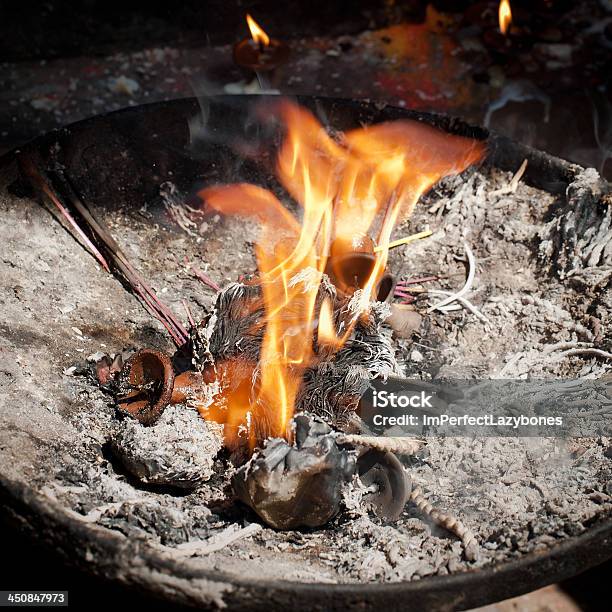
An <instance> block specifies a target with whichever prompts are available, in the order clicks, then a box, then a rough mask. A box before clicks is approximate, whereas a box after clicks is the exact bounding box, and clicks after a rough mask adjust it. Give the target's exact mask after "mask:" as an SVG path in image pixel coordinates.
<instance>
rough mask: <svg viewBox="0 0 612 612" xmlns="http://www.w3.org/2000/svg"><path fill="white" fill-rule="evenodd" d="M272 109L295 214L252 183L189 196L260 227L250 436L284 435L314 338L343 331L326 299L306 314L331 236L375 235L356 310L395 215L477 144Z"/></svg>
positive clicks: (235, 404) (280, 165) (475, 152)
mask: <svg viewBox="0 0 612 612" xmlns="http://www.w3.org/2000/svg"><path fill="white" fill-rule="evenodd" d="M278 115H279V117H280V119H281V121H282V123H283V125H284V127H285V137H284V140H283V143H282V145H281V148H280V151H279V153H278V157H277V164H276V172H277V176H278V179H279V180H280V182H281V183H282V185H283V186H284V187H285V189H286V190H287V192H288V193H289V194H290V195H291V196H292V197H293V198H294V199H295V200H296V201H297V202H298V203H299V204H300V205H301V207H302V211H301V212H302V214H301V222H299V223H298V221H297V220H296V218H295V217H294V216H293V215H292V214H291V213H290V212H289V211H288V210H287V209H286V208H285V207H284V206H283V205H282V204H281V202H280V201H279V200H278V199H277V198H276V197H275V196H274V195H273V194H272V193H270V192H269V191H267V190H265V189H263V188H261V187H256V186H254V185H248V184H238V185H228V186H221V187H210V188H206V189H204V190H202V191H201V192H200V194H199V195H200V197H201V198H202V199H203V200H204V201H205V202H206V203H207V204H208V205H209V206H210V207H211V208H213V209H215V210H217V211H219V212H221V213H223V214H238V215H242V216H247V217H252V218H256V219H257V220H258V221H259V223H260V224H261V226H262V234H261V235H260V238H259V240H258V241H257V244H256V248H255V252H256V256H257V264H258V268H259V272H260V278H261V289H262V298H263V303H264V308H265V326H266V327H265V332H264V337H263V343H262V348H261V353H260V362H259V364H257V365H258V367H259V381H258V382H259V384H258V389H257V392H256V399H255V405H254V406H251V411H250V412H249V415H250V416H249V418H251V419H253V418H254V419H259V420H260V422H259V423H257V431H258V432H259V434H261V432H262V431H263V432H264V434H265V436H266V437H267V436H282V437H285V438H287V439H289V438H290V437H291V435H290V431H289V425H290V421H291V417H292V415H293V411H294V407H295V399H296V395H297V393H298V390H299V386H300V384H301V380H302V378H303V374H304V371H305V369H306V368H308V367H309V366H310V365H312V364H313V362H314V360H315V358H316V350H315V345H314V339H315V338H316V341H317V345H319V346H325V347H327V349H326V350H329V349H330V348H331V350H332V351H333V350H338V349H339V348H340V347H341V346H342V344H343V343H344V342H345V341H346V340H347V339H349V338H350V336H351V333H352V328H350V326H349V328H348V329H344V330H343V332H342V335H339V334H338V333H337V331H336V326H335V322H334V313H333V305H332V304H331V302H330V301H329V300H328V299H326V300H324V301H323V303H322V304H321V306H320V308H319V309H318V310H319V312H318V313H317V312H316V310H317V299H316V298H317V295H318V289H319V285H320V284H321V281H322V278H323V271H324V270H325V267H326V264H327V259H328V257H329V253H330V246H331V243H332V240H333V243H334V252H333V255H334V256H335V255H337V254H338V253H337V251H338V249H340V251H344V252H346V253H347V254H349V253H350V252H351V249H359V248H361V247H362V246H363V244H365V243H367V242H369V243H370V244H371V243H372V240H371V239H370V238H369V237H368V235H376V241H377V244H378V246H377V249H376V251H375V252H374V253H372V256H373V257H374V258H375V263H374V266H373V269H372V272H371V274H370V275H369V277H368V278H367V280H366V282H365V285H364V286H363V290H362V291H361V293H360V294H358V296H357V297H358V299H357V300H356V302H357V303H356V304H355V305H356V307H357V308H356V310H357V312H365V311H367V309H368V308H369V304H370V302H371V300H372V299H373V298H372V296H374V295H376V293H375V292H376V287H377V284H378V281H379V280H380V278H381V276H382V274H383V273H384V270H385V267H386V263H387V255H388V245H389V242H390V239H391V233H392V231H393V228H394V226H395V225H396V223H397V222H398V221H400V220H403V219H405V218H406V217H407V216H408V215H409V214H410V213H411V212H412V209H413V208H414V206H415V204H416V203H417V201H418V199H419V198H420V196H421V195H422V194H423V193H424V192H425V191H426V190H428V189H429V188H430V187H431V186H432V185H433V184H434V183H436V182H437V181H438V180H439V179H440V178H442V177H443V176H447V175H449V174H456V173H459V172H461V171H463V170H464V169H465V168H467V167H468V166H469V165H471V164H473V163H475V162H477V161H478V160H480V159H481V158H482V156H483V154H484V151H485V147H484V144H483V143H482V142H478V141H475V140H472V139H469V138H463V137H460V136H453V135H450V134H448V133H446V132H442V131H440V130H438V129H436V128H433V127H431V126H429V125H425V124H422V123H420V122H417V121H408V120H406V121H396V122H390V123H382V124H378V125H374V126H371V127H365V128H359V129H356V130H352V131H350V132H347V133H346V134H344V135H343V136H342V137H340V138H338V139H334V138H332V137H331V136H330V135H329V134H328V132H327V131H326V130H325V129H324V128H323V126H322V125H321V124H320V123H319V122H318V121H317V119H316V118H315V117H314V116H313V115H312V114H311V113H310V112H309V111H307V110H305V109H304V108H301V107H299V106H297V105H295V104H293V103H290V102H288V101H283V102H281V103H279V106H278ZM364 236H365V238H366V240H365V241H364ZM360 245H361V246H360ZM340 254H342V253H340ZM253 367H254V369H255V364H254V366H253ZM226 399H227V404H228V409H229V410H230V411H235V413H236V414H240V415H242V416H241V417H240V418H242V417H243V416H244V415H245V414H246V411H248V409H247V408H245V406H244V404H245V401H246V400H245V398H244V394H243V393H242V394H241V393H236V394H232V393H229V395H227V394H226ZM232 419H233V420H232V423H234V424H235V422H236V418H235V416H234V417H232ZM261 421H263V422H265V424H264V425H263V426H262V422H261Z"/></svg>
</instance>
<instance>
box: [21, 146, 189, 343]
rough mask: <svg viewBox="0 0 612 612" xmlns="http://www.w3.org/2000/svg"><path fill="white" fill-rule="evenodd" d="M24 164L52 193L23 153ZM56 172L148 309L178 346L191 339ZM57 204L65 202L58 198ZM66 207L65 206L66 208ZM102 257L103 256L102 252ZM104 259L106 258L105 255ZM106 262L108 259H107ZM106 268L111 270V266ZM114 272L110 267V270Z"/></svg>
mask: <svg viewBox="0 0 612 612" xmlns="http://www.w3.org/2000/svg"><path fill="white" fill-rule="evenodd" d="M20 162H21V164H22V167H23V168H24V170H25V171H26V173H27V175H28V176H29V177H30V178H31V179H32V180H33V181H34V182H35V184H36V185H37V186H38V187H39V188H40V189H41V190H42V191H43V192H44V193H45V194H46V195H49V193H52V192H51V189H50V187H49V184H48V179H46V178H45V175H44V173H43V172H42V171H41V170H40V169H39V168H37V167H36V165H35V164H34V162H33V161H32V160H31V159H30V158H28V157H26V156H25V155H22V156H21V157H20ZM54 175H55V176H56V177H57V179H58V180H59V181H60V182H61V184H62V187H63V189H64V191H65V192H66V194H67V196H68V197H69V199H70V203H71V205H72V206H73V207H74V209H76V211H77V212H78V213H79V215H80V216H81V217H82V219H83V220H84V221H85V222H86V223H87V225H88V226H89V229H90V230H91V232H92V233H93V235H94V236H95V237H96V238H97V240H98V241H99V242H100V243H101V244H102V245H103V246H104V248H105V252H106V255H107V257H108V258H109V260H110V261H112V263H113V265H114V267H115V268H116V269H117V270H118V271H119V272H120V273H121V275H122V276H123V278H124V279H125V280H126V281H127V283H128V284H129V285H130V287H131V289H132V291H134V292H135V293H136V294H137V295H138V296H139V297H140V299H141V300H142V302H143V304H144V306H145V308H146V309H147V311H148V312H149V313H150V314H152V315H153V316H154V317H156V318H157V319H158V320H159V321H160V323H161V324H162V325H163V326H164V327H165V328H166V329H167V330H168V333H169V334H170V336H171V337H172V339H173V340H174V342H175V344H176V345H177V346H181V345H183V344H184V343H185V342H186V341H187V339H188V333H187V331H186V330H185V328H184V327H183V326H182V324H181V322H180V321H179V320H178V319H177V318H176V316H175V315H174V313H173V312H172V311H171V310H170V309H169V308H168V307H167V306H166V305H165V304H164V303H163V302H162V301H161V300H160V299H159V298H158V297H157V295H156V294H155V292H154V291H153V289H152V288H151V287H150V286H149V285H148V284H147V283H146V282H145V280H144V279H143V277H142V276H141V275H140V273H139V272H138V271H137V270H136V269H135V268H134V267H133V266H132V264H131V263H130V262H129V260H128V259H127V257H126V256H125V254H124V253H123V251H122V250H121V248H120V247H119V245H118V244H117V242H116V241H115V239H114V238H113V236H112V234H111V233H110V231H109V230H108V228H107V227H106V225H105V224H104V222H103V221H102V220H101V219H99V218H98V217H97V216H96V215H95V214H94V213H93V211H92V210H91V209H90V208H89V207H88V206H87V205H86V204H85V203H84V202H83V201H82V200H81V198H80V197H79V195H78V194H77V193H76V191H75V189H74V187H73V186H72V184H71V183H70V181H69V179H68V178H67V177H66V176H64V174H63V173H61V172H56V173H54ZM56 200H57V203H56V202H54V203H55V204H56V206H57V205H58V204H59V205H60V206H62V205H61V203H60V202H59V199H57V198H56ZM64 208H65V207H64ZM73 227H75V231H77V232H78V233H79V235H82V234H83V231H82V230H81V229H80V227H79V226H78V225H77V224H76V222H74V224H73ZM100 256H101V257H102V255H100ZM103 259H104V258H103ZM105 263H106V260H105ZM106 269H107V270H109V268H108V265H106ZM109 271H110V270H109Z"/></svg>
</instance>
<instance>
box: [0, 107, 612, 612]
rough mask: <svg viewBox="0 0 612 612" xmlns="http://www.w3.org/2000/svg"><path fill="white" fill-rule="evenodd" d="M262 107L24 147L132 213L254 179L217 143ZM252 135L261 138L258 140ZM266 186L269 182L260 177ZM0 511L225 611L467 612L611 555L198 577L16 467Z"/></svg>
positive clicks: (380, 110)
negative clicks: (403, 576)
mask: <svg viewBox="0 0 612 612" xmlns="http://www.w3.org/2000/svg"><path fill="white" fill-rule="evenodd" d="M261 99H262V98H261V97H250V96H243V97H230V96H227V97H219V98H215V99H211V100H207V101H205V102H198V101H196V100H195V99H184V100H176V101H172V102H167V103H159V104H151V105H147V106H142V107H137V108H130V109H126V110H122V111H118V112H116V113H111V114H108V115H102V116H99V117H95V118H93V119H89V120H86V121H82V122H79V123H77V124H74V125H72V126H69V127H67V128H63V129H61V130H58V131H56V132H52V133H50V134H47V135H45V136H43V137H41V138H38V139H36V140H35V141H33V142H31V143H30V144H28V145H26V147H23V149H24V150H28V151H30V152H32V153H35V154H36V155H37V156H38V157H39V159H40V160H42V163H44V164H47V165H48V166H53V165H56V164H61V165H62V166H63V167H64V168H65V169H66V172H67V173H69V175H70V177H71V178H72V180H73V181H74V182H75V183H76V185H77V187H78V190H79V192H80V193H82V194H83V195H84V196H85V197H87V199H88V201H90V202H91V203H92V204H93V205H94V206H98V207H101V208H109V207H114V206H116V207H128V208H133V207H136V208H138V207H140V206H141V205H142V203H143V202H144V201H152V200H154V199H155V198H156V197H157V196H158V194H159V183H160V177H165V176H169V175H171V176H173V180H174V181H175V182H176V184H177V185H178V186H179V188H181V189H183V190H189V189H192V188H194V186H195V185H197V183H198V181H202V180H203V178H204V177H207V180H209V181H210V180H211V179H212V180H215V181H218V182H225V181H227V180H231V179H232V172H233V169H235V168H236V164H237V163H240V164H241V173H242V176H243V177H245V176H248V175H252V176H253V177H254V178H256V177H257V176H263V175H262V172H264V171H263V170H262V169H261V167H260V165H256V164H254V163H251V162H250V161H249V158H248V156H247V157H246V158H244V159H242V160H239V159H238V158H237V157H235V156H234V155H233V154H232V153H231V152H229V151H228V148H227V147H224V146H223V142H227V139H228V138H231V137H232V130H233V129H234V128H235V126H236V125H240V126H241V129H248V127H247V128H244V121H243V119H244V117H245V116H247V115H248V111H249V109H250V108H251V107H252V106H253V105H256V104H257V103H258V102H259V101H260V100H261ZM299 102H300V103H302V104H304V105H305V106H307V107H309V108H311V109H313V110H315V111H317V110H319V111H321V112H322V113H323V114H324V115H325V117H326V119H327V121H328V122H329V123H330V124H331V125H333V126H334V127H335V128H338V129H346V128H351V127H354V126H356V125H358V124H359V123H374V122H380V121H385V120H391V119H398V118H412V119H416V120H418V121H423V122H426V123H429V124H432V125H435V126H438V127H440V128H442V129H444V130H447V131H449V132H452V133H458V134H462V135H469V136H473V137H476V138H480V139H486V140H487V141H488V146H489V151H490V154H489V159H488V163H491V164H493V165H494V166H496V167H498V168H501V169H504V170H516V168H517V167H518V166H519V165H520V163H521V162H522V160H523V159H527V160H528V161H529V165H528V167H527V171H526V174H525V176H524V180H526V181H527V182H528V183H530V184H532V185H534V186H536V187H539V188H541V189H544V190H546V191H549V192H551V193H558V194H562V193H564V192H565V189H566V187H567V186H568V184H569V183H570V182H571V181H572V180H573V178H574V177H575V176H576V174H577V173H578V172H579V171H580V170H581V168H580V167H579V166H576V165H574V164H571V163H568V162H565V161H563V160H560V159H557V158H554V157H552V156H550V155H548V154H546V153H543V152H540V151H535V150H533V149H531V148H529V147H526V146H523V145H520V144H517V143H514V142H512V141H510V140H509V139H507V138H505V137H502V136H499V135H496V134H490V133H488V132H487V131H486V130H484V129H481V128H475V127H471V126H468V125H466V124H464V123H463V122H461V121H458V120H456V119H453V118H449V117H444V116H438V115H432V114H426V113H418V112H415V111H409V110H404V109H399V108H394V107H390V106H381V105H377V104H372V103H367V102H358V101H350V100H339V99H324V98H300V99H299ZM201 104H203V105H204V106H206V113H205V116H206V117H207V121H206V123H205V126H204V127H202V125H200V126H199V127H198V125H199V124H198V120H197V118H198V117H201V116H202V115H201ZM190 126H191V128H190ZM256 136H257V138H259V137H261V138H262V139H265V137H266V134H257V135H256ZM58 145H59V146H58ZM14 159H15V152H13V153H9V154H7V155H5V156H4V157H2V158H0V169H1V168H2V167H5V166H7V165H9V164H11V163H13V162H14ZM265 179H266V180H268V181H269V180H270V179H269V175H265ZM160 207H161V205H160ZM0 509H1V511H2V512H3V513H4V515H5V516H6V517H7V518H8V519H9V520H11V521H12V522H13V523H14V524H16V525H19V526H20V527H21V528H23V529H24V530H26V531H28V532H29V533H31V534H32V536H33V537H36V538H37V539H38V540H40V541H41V542H43V543H45V544H47V545H48V546H51V547H53V548H54V549H56V550H57V551H58V552H59V553H60V554H61V555H63V556H64V557H65V558H66V559H67V560H69V561H70V562H71V563H72V564H74V565H75V566H77V567H79V568H82V569H84V570H86V571H89V572H93V573H95V574H97V575H100V576H103V577H106V578H108V579H112V580H118V581H121V582H122V583H124V584H127V585H131V586H135V587H138V588H140V589H146V590H147V591H149V592H151V593H154V594H157V595H159V596H161V597H164V598H167V599H168V600H172V601H173V602H182V603H188V604H192V605H197V606H204V607H216V606H219V605H221V603H223V604H224V605H226V606H227V607H228V609H245V608H246V609H249V610H266V611H269V610H273V609H279V610H280V609H287V608H291V609H292V610H296V611H297V610H313V609H315V610H336V609H337V610H348V609H350V610H369V609H375V608H377V609H380V608H382V607H384V608H385V609H387V610H400V609H406V608H407V607H410V608H414V609H435V610H456V609H465V608H470V607H473V606H478V605H484V604H486V603H489V602H492V601H497V600H501V599H505V598H507V597H511V596H516V595H519V594H522V593H525V592H528V591H531V590H533V589H537V588H539V587H542V586H544V585H547V584H550V583H553V582H556V581H559V580H562V579H564V578H568V577H570V576H573V575H575V574H577V573H579V572H582V571H584V570H586V569H588V568H589V567H592V566H594V565H596V564H598V563H601V562H603V561H604V560H606V559H608V558H611V557H612V520H602V521H600V522H599V523H596V524H593V525H592V526H590V527H589V528H588V529H587V531H586V532H585V533H583V534H582V535H580V536H577V537H573V538H569V539H567V540H566V541H563V542H560V543H559V544H557V545H555V546H553V547H552V548H551V549H550V550H547V551H546V552H541V553H530V554H527V555H524V556H523V557H521V558H520V559H517V560H515V561H511V562H506V563H502V564H499V565H495V566H492V567H488V568H485V569H478V570H474V571H468V572H464V573H459V574H455V575H450V576H444V577H430V578H425V579H422V580H418V581H413V582H399V583H390V584H308V583H299V582H289V581H281V580H278V581H269V580H258V579H254V578H244V577H241V576H238V575H230V574H226V573H223V572H216V571H212V570H209V569H202V567H201V566H200V567H199V566H198V565H197V564H196V563H194V562H191V561H190V560H189V559H183V560H177V559H176V558H173V557H170V556H167V555H164V554H163V553H162V552H160V551H159V550H156V549H154V548H152V547H150V546H148V545H147V544H146V543H144V542H142V541H138V540H133V539H129V538H125V537H123V536H121V535H120V534H118V533H116V532H113V531H111V530H108V529H105V528H103V527H100V526H98V525H95V524H87V523H84V522H83V521H80V520H78V519H77V518H76V517H75V516H74V515H73V514H70V513H69V512H67V511H66V509H65V508H63V507H62V506H61V505H60V504H59V503H49V501H48V499H44V500H43V498H41V496H40V494H39V491H38V490H37V488H36V486H35V485H33V484H32V483H31V482H30V481H29V480H28V479H27V478H25V477H24V478H19V477H16V476H15V472H14V470H12V471H11V470H9V469H8V466H4V465H3V466H0ZM254 573H255V572H254Z"/></svg>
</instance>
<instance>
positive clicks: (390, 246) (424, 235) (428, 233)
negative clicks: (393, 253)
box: [374, 230, 433, 253]
mask: <svg viewBox="0 0 612 612" xmlns="http://www.w3.org/2000/svg"><path fill="white" fill-rule="evenodd" d="M432 234H433V232H432V231H431V230H423V231H422V232H418V233H417V234H411V235H410V236H406V237H405V238H399V239H398V240H394V241H393V242H390V243H389V244H386V245H385V244H381V245H379V246H377V247H374V252H375V253H380V251H384V250H385V249H394V248H395V247H398V246H401V245H402V244H408V243H409V242H414V241H415V240H421V238H427V237H428V236H431V235H432Z"/></svg>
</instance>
